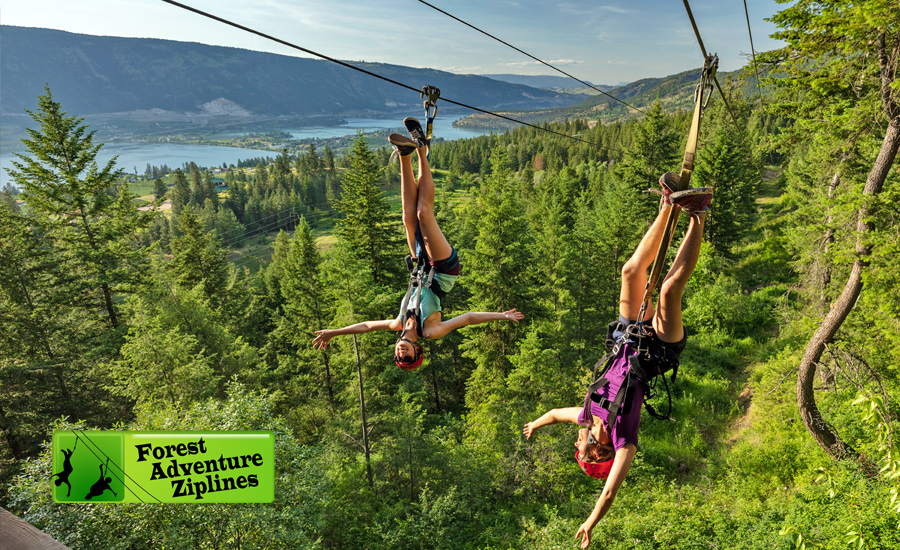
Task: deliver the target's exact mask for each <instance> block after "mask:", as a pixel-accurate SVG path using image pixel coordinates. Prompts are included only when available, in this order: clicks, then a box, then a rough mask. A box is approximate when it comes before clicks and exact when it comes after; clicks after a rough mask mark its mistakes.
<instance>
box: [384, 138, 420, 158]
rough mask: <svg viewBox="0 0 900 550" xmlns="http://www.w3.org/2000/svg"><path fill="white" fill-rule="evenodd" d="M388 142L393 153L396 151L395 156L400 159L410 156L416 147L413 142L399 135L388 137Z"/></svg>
mask: <svg viewBox="0 0 900 550" xmlns="http://www.w3.org/2000/svg"><path fill="white" fill-rule="evenodd" d="M388 141H390V142H391V145H393V146H394V151H397V154H398V155H400V156H401V157H405V156H406V155H411V154H412V152H413V151H415V150H416V148H417V147H418V145H416V142H415V141H413V140H411V139H409V138H408V137H406V136H402V135H400V134H391V135H390V136H388Z"/></svg>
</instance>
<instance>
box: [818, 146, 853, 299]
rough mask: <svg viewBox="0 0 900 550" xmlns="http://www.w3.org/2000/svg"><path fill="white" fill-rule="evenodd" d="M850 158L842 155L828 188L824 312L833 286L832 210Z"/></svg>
mask: <svg viewBox="0 0 900 550" xmlns="http://www.w3.org/2000/svg"><path fill="white" fill-rule="evenodd" d="M848 156H849V155H848V154H847V153H844V154H843V155H842V157H841V162H840V164H839V165H838V169H837V170H836V171H835V172H834V177H833V178H831V185H829V186H828V214H827V215H826V216H825V227H826V228H827V229H825V239H824V250H823V251H822V281H821V283H820V285H821V286H820V288H819V307H820V308H822V311H823V312H824V311H825V310H826V309H828V285H830V284H831V263H830V260H829V258H828V253H829V252H831V245H833V244H834V228H833V227H831V224H832V222H833V220H834V217H833V216H832V214H831V208H832V203H833V202H834V194H835V192H836V191H837V187H838V185H840V183H841V166H842V165H843V164H844V161H845V160H846V159H847V158H848Z"/></svg>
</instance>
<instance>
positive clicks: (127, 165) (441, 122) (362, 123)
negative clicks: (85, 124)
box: [0, 110, 488, 187]
mask: <svg viewBox="0 0 900 550" xmlns="http://www.w3.org/2000/svg"><path fill="white" fill-rule="evenodd" d="M423 115H424V110H423V112H421V113H417V114H416V115H415V116H416V118H418V119H419V120H420V121H422V122H423V123H424V121H425V117H424V116H423ZM462 116H464V115H451V116H447V117H441V116H440V113H438V117H437V118H436V119H435V122H434V132H433V133H434V136H435V137H437V138H444V139H448V140H453V139H460V138H468V137H475V136H479V135H483V134H486V133H488V132H486V131H475V130H465V129H462V128H454V127H453V126H452V123H453V122H454V121H456V120H459V119H460V118H462ZM357 128H358V129H360V130H362V131H363V132H374V131H381V130H391V131H395V132H403V133H405V130H404V129H403V119H402V118H399V117H397V118H391V119H366V118H352V119H348V120H347V123H346V124H344V125H341V126H311V127H308V128H299V129H290V128H288V129H285V131H287V132H290V134H291V135H292V136H293V137H294V138H295V139H324V138H332V137H341V136H346V135H353V134H355V133H356V130H357ZM13 152H14V151H13V150H6V149H4V150H2V151H0V187H2V186H3V185H5V184H6V183H7V182H10V178H9V176H8V175H7V173H6V169H7V168H12V160H13V159H14V158H15V157H13V155H12V153H13ZM15 152H22V151H21V150H18V149H16V150H15ZM116 155H118V157H119V159H118V161H117V164H118V166H119V167H120V168H122V169H123V170H125V171H126V172H128V173H130V174H131V173H134V171H135V170H137V172H138V174H143V173H144V170H145V169H146V168H147V164H150V165H152V166H162V165H163V164H165V165H168V166H169V167H170V168H173V169H174V168H180V167H182V166H183V165H184V163H186V162H191V161H193V162H196V163H197V164H198V165H199V166H206V167H213V166H222V163H228V164H237V162H238V160H244V159H248V158H255V157H275V156H276V155H278V152H277V151H271V150H260V149H241V148H238V147H219V146H212V145H184V144H176V143H142V142H123V141H113V142H109V143H106V144H105V145H104V146H103V147H102V148H101V149H100V153H99V154H98V155H97V160H98V162H99V163H101V165H102V164H103V163H106V162H108V161H109V160H110V159H111V158H113V157H114V156H116Z"/></svg>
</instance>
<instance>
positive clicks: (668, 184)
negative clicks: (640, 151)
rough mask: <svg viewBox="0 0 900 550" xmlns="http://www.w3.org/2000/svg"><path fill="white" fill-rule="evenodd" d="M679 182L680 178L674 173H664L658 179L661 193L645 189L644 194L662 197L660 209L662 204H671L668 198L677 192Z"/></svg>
mask: <svg viewBox="0 0 900 550" xmlns="http://www.w3.org/2000/svg"><path fill="white" fill-rule="evenodd" d="M680 180H681V178H680V177H679V176H678V174H676V173H675V172H666V173H665V174H663V175H661V176H660V177H659V186H660V187H661V188H662V191H658V190H656V189H647V190H646V191H644V193H656V194H657V195H662V199H661V200H660V208H662V205H664V204H672V199H671V198H670V197H671V195H672V193H675V192H677V191H678V186H679V185H680V183H681V181H680Z"/></svg>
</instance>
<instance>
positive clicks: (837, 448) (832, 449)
mask: <svg viewBox="0 0 900 550" xmlns="http://www.w3.org/2000/svg"><path fill="white" fill-rule="evenodd" d="M886 111H887V112H888V113H892V109H886ZM898 147H900V117H898V116H896V115H895V116H893V117H892V118H891V120H890V122H889V124H888V128H887V132H886V133H885V136H884V140H883V141H882V143H881V149H880V150H879V152H878V157H877V158H876V159H875V164H874V165H873V166H872V169H871V170H870V171H869V176H868V177H867V178H866V185H865V187H864V188H863V195H864V196H873V195H877V194H879V193H880V192H881V189H882V188H883V187H884V181H885V179H886V178H887V174H888V171H889V170H890V168H891V165H892V164H893V162H894V159H895V157H896V156H897V149H898ZM868 213H869V206H868V204H866V203H863V205H862V206H860V208H859V216H858V218H857V222H856V261H855V262H853V269H852V270H851V271H850V276H849V277H848V279H847V282H846V284H845V285H844V290H843V291H842V292H841V295H840V296H839V297H838V299H837V300H836V301H835V302H834V303H833V304H832V306H831V310H830V311H829V312H828V315H826V316H825V319H824V320H823V321H822V324H821V325H819V328H818V330H816V332H815V334H814V335H813V337H812V339H811V340H810V341H809V343H808V344H807V346H806V350H805V351H804V353H803V358H802V359H801V361H800V368H799V374H798V376H797V404H798V406H799V408H800V416H801V417H802V418H803V422H804V423H805V424H806V428H807V429H808V430H809V432H810V433H811V434H812V436H813V439H815V440H816V442H817V443H818V444H819V446H821V447H822V448H823V449H825V451H826V452H827V453H828V454H830V455H831V456H832V457H833V458H835V459H837V460H842V459H845V458H855V457H857V456H858V453H857V452H856V450H855V449H853V448H852V447H851V446H850V445H848V444H847V443H846V442H845V441H843V440H842V439H841V438H840V437H839V436H838V434H837V432H836V431H835V430H834V428H833V427H831V426H830V425H829V424H828V423H827V422H826V421H825V419H824V418H822V414H821V413H820V412H819V408H818V407H817V406H816V399H815V392H814V391H813V381H814V380H815V376H816V367H817V365H818V362H819V359H820V358H821V357H822V352H823V351H824V349H825V345H826V344H828V343H830V342H832V341H833V339H834V335H835V334H836V333H837V331H838V330H839V329H840V328H841V325H842V324H843V322H844V319H846V318H847V315H848V314H849V313H850V310H851V309H853V306H854V305H856V300H857V299H858V298H859V294H860V292H861V290H862V273H863V270H864V269H865V268H866V267H867V266H868V260H867V258H868V256H869V254H870V250H869V249H868V247H866V246H865V244H864V239H863V237H864V235H865V233H866V232H867V231H869V230H870V229H871V225H870V224H869V223H868V222H867V221H866V219H867V217H868Z"/></svg>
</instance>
